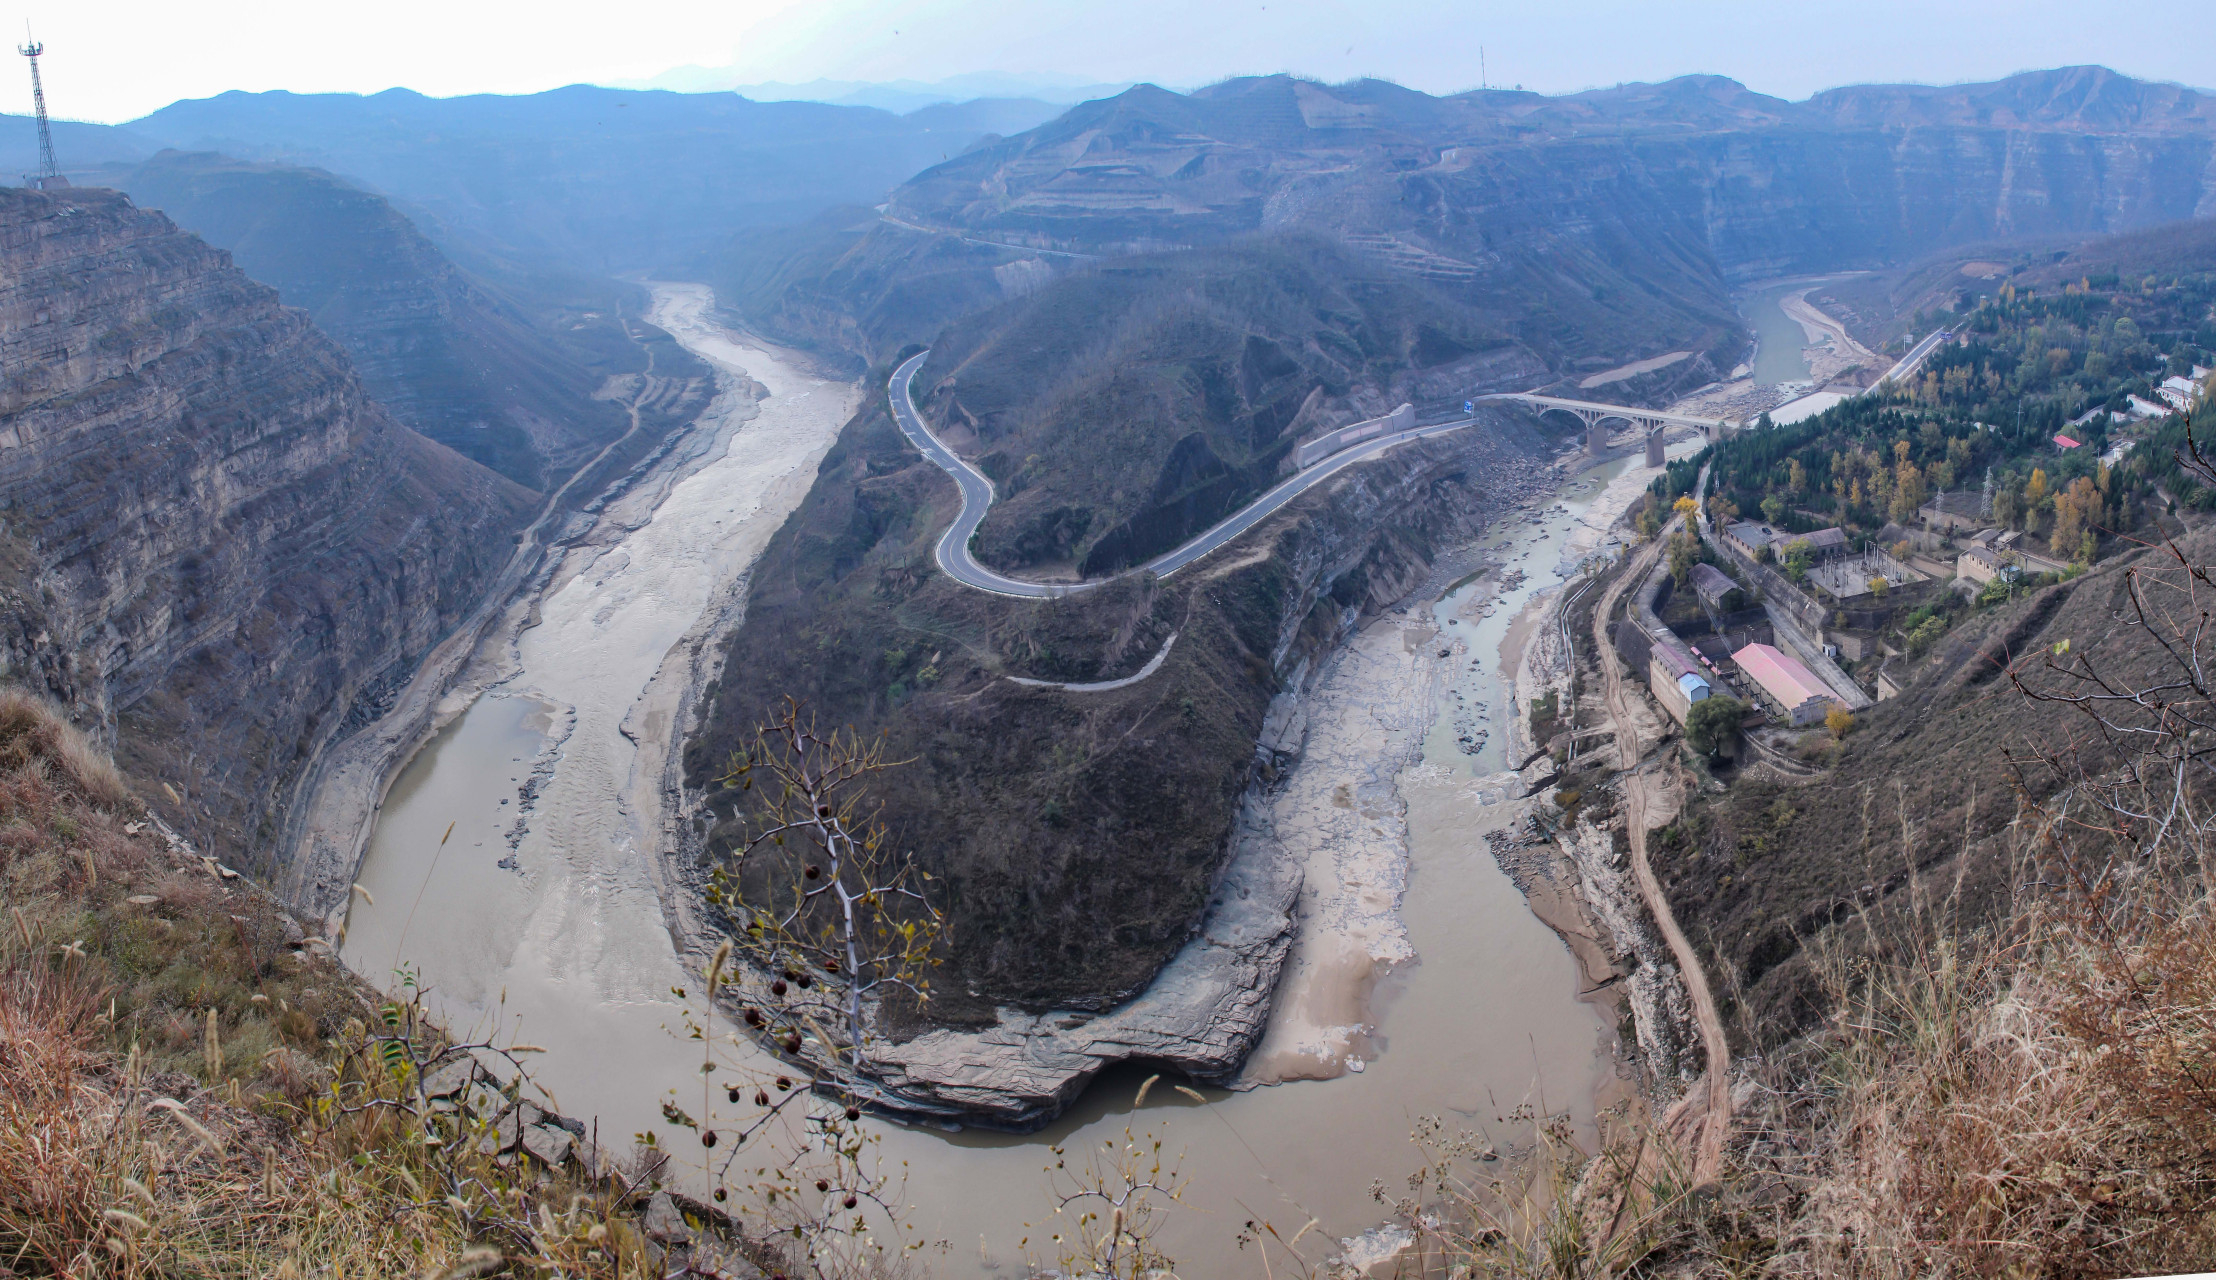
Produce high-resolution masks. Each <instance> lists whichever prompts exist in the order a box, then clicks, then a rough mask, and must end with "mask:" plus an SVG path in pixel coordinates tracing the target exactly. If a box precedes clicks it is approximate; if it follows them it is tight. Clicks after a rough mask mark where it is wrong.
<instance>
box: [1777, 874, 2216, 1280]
mask: <svg viewBox="0 0 2216 1280" xmlns="http://www.w3.org/2000/svg"><path fill="white" fill-rule="evenodd" d="M1983 941H1984V942H1985V945H1972V946H1970V947H1965V948H1959V949H1958V948H1954V947H1935V948H1933V949H1932V950H1931V951H1930V952H1928V953H1927V954H1926V955H1925V956H1923V957H1920V958H1919V959H1918V961H1917V962H1916V963H1913V964H1901V965H1892V966H1886V967H1883V968H1879V969H1876V970H1873V971H1871V972H1869V973H1868V974H1866V975H1865V977H1864V978H1863V980H1861V981H1860V982H1858V983H1855V984H1854V985H1853V986H1852V987H1851V988H1849V989H1846V990H1843V991H1841V992H1840V996H1841V999H1840V1003H1839V1014H1838V1020H1837V1024H1836V1026H1835V1028H1834V1029H1833V1030H1832V1031H1831V1032H1830V1033H1829V1034H1828V1035H1827V1036H1826V1037H1825V1040H1826V1045H1825V1048H1826V1049H1827V1051H1828V1052H1827V1055H1826V1056H1827V1061H1825V1062H1824V1063H1823V1064H1822V1075H1821V1076H1820V1077H1819V1080H1820V1081H1821V1082H1822V1083H1824V1084H1827V1085H1828V1086H1829V1088H1828V1089H1827V1090H1826V1093H1827V1094H1828V1097H1827V1098H1826V1099H1825V1105H1824V1106H1822V1107H1821V1108H1819V1109H1817V1110H1816V1112H1815V1114H1814V1117H1813V1118H1814V1119H1815V1120H1816V1124H1815V1126H1814V1127H1813V1130H1812V1132H1810V1134H1809V1135H1808V1137H1809V1138H1810V1140H1811V1141H1810V1142H1809V1144H1808V1145H1809V1146H1810V1147H1811V1149H1816V1150H1823V1151H1827V1152H1829V1153H1830V1156H1829V1160H1828V1163H1829V1165H1830V1167H1829V1168H1828V1169H1827V1170H1826V1171H1824V1173H1823V1174H1822V1175H1821V1176H1820V1177H1817V1178H1815V1179H1813V1180H1812V1182H1811V1183H1810V1185H1809V1186H1808V1190H1807V1195H1806V1200H1805V1205H1804V1209H1803V1212H1802V1214H1801V1216H1800V1219H1799V1221H1798V1222H1796V1223H1795V1225H1794V1228H1793V1236H1794V1238H1793V1239H1792V1240H1791V1241H1789V1243H1788V1246H1787V1248H1786V1250H1785V1252H1784V1254H1783V1255H1782V1256H1781V1258H1780V1259H1779V1262H1780V1263H1781V1264H1783V1266H1784V1269H1788V1270H1793V1271H1799V1272H1804V1273H1815V1274H1826V1275H1848V1276H1894V1275H1910V1274H1916V1275H1922V1274H1930V1273H1932V1272H1934V1271H1944V1272H1950V1273H1967V1274H1975V1275H2003V1274H2027V1273H2032V1272H2038V1273H2043V1274H2062V1275H2128V1274H2146V1273H2151V1272H2165V1271H2192V1270H2198V1269H2201V1268H2203V1267H2205V1266H2206V1264H2207V1262H2208V1259H2209V1258H2210V1257H2212V1256H2216V1072H2212V1068H2216V919H2212V918H2211V916H2210V915H2209V913H2208V910H2207V907H2206V903H2205V901H2203V902H2202V903H2199V904H2196V905H2194V906H2191V907H2189V908H2187V909H2185V910H2183V911H2181V912H2170V911H2163V910H2156V909H2151V908H2139V909H2134V910H2132V911H2130V912H2129V913H2128V914H2127V915H2126V916H2125V917H2124V918H2123V919H2121V920H2117V919H2113V918H2105V917H2103V916H2101V915H2098V914H2095V913H2093V912H2089V911H2083V910H2073V911H2065V910H2059V909H2055V908H2052V907H2042V908H2035V909H2033V910H2031V911H2028V912H2027V913H2026V914H2025V915H2023V916H2022V917H2020V918H2019V919H2018V920H2017V921H2016V922H2015V923H2014V926H2013V928H2012V929H2011V933H2010V936H2009V937H2007V938H2005V939H1999V940H1983ZM1996 942H1997V945H1995V943H1996Z"/></svg>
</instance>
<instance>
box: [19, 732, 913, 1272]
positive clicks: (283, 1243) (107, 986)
mask: <svg viewBox="0 0 2216 1280" xmlns="http://www.w3.org/2000/svg"><path fill="white" fill-rule="evenodd" d="M136 809H137V806H136V805H135V804H134V803H133V802H132V801H131V798H130V795H129V792H128V791H127V790H126V789H125V788H124V787H123V785H122V783H121V782H120V780H119V779H118V778H117V776H116V774H115V771H114V770H113V768H112V767H111V766H109V765H108V764H107V762H106V761H105V760H104V759H103V758H102V757H101V756H100V755H99V753H98V752H97V751H96V750H94V749H93V748H92V747H90V746H89V745H88V744H87V743H86V742H85V740H84V739H83V738H82V737H81V736H80V735H78V734H76V733H75V732H74V731H73V730H71V729H70V728H69V727H68V726H67V725H66V724H64V723H62V721H61V720H60V718H59V716H58V715H57V714H56V713H54V712H52V711H50V710H49V709H48V708H46V707H45V706H44V705H43V704H41V703H39V702H37V701H36V700H34V699H32V698H29V697H26V696H24V695H21V694H19V693H15V692H12V691H0V904H4V906H5V909H4V911H0V1277H4V1276H24V1277H81V1278H87V1280H89V1278H91V1277H129V1278H132V1280H137V1278H139V1277H203V1276H204V1277H219V1276H220V1277H270V1276H276V1277H292V1278H296V1280H306V1278H307V1277H311V1276H327V1277H331V1278H332V1280H339V1278H340V1277H383V1276H429V1277H455V1276H489V1275H494V1274H500V1275H511V1276H521V1275H531V1276H557V1275H559V1276H574V1277H608V1278H610V1280H618V1278H620V1277H630V1276H640V1277H643V1276H647V1275H657V1276H659V1275H662V1274H665V1272H666V1273H669V1274H680V1273H681V1274H698V1275H715V1274H721V1273H722V1272H721V1270H719V1268H722V1267H725V1266H726V1264H724V1263H715V1262H713V1259H715V1258H718V1257H720V1258H725V1259H728V1258H731V1257H733V1256H743V1257H746V1258H749V1259H752V1260H754V1261H757V1262H761V1263H764V1264H767V1266H768V1269H769V1271H770V1273H772V1274H776V1273H778V1272H780V1271H783V1270H787V1268H785V1267H784V1265H783V1264H784V1262H785V1258H784V1256H783V1255H782V1254H781V1253H780V1252H778V1251H776V1250H772V1249H769V1248H766V1247H764V1246H762V1245H760V1244H758V1243H756V1242H753V1241H749V1240H747V1239H746V1238H745V1235H744V1232H743V1231H742V1230H740V1229H739V1227H738V1224H737V1223H736V1222H734V1221H733V1220H731V1219H719V1218H718V1217H717V1216H716V1215H714V1214H710V1213H707V1212H705V1211H703V1210H701V1209H699V1208H698V1207H694V1208H692V1209H690V1210H688V1215H689V1217H690V1218H691V1220H692V1221H691V1229H692V1231H693V1232H694V1236H695V1243H694V1245H693V1247H692V1248H691V1251H690V1253H689V1254H680V1253H677V1252H675V1251H672V1252H671V1254H670V1255H669V1256H668V1257H665V1256H664V1253H663V1251H662V1250H661V1249H660V1248H659V1247H657V1246H656V1245H655V1244H654V1243H653V1242H652V1241H651V1240H650V1238H649V1236H648V1234H647V1232H646V1230H645V1222H644V1220H643V1219H644V1213H645V1210H646V1209H647V1207H648V1196H649V1194H650V1193H651V1192H653V1191H654V1190H655V1187H654V1184H653V1182H652V1180H651V1178H652V1173H653V1172H654V1169H655V1168H658V1167H659V1166H658V1165H656V1166H653V1167H651V1168H650V1167H647V1166H634V1168H633V1169H632V1170H630V1172H631V1173H632V1174H635V1175H637V1176H625V1175H624V1174H622V1173H613V1172H609V1171H606V1170H605V1169H604V1170H603V1171H602V1172H601V1173H600V1175H599V1176H591V1175H588V1174H587V1172H586V1171H585V1170H584V1169H582V1168H580V1167H579V1165H578V1164H577V1163H576V1162H574V1161H572V1162H569V1163H567V1164H565V1165H563V1166H562V1167H561V1168H559V1169H549V1168H547V1167H545V1166H543V1165H541V1164H539V1163H538V1162H536V1161H534V1160H529V1159H519V1158H517V1157H515V1156H513V1155H505V1154H499V1153H498V1152H496V1151H489V1150H486V1149H484V1145H483V1139H484V1137H485V1136H486V1126H487V1124H488V1123H489V1121H486V1120H472V1119H470V1118H469V1117H455V1116H452V1115H451V1114H435V1113H437V1108H436V1107H435V1106H432V1105H427V1099H425V1097H424V1095H423V1093H422V1091H421V1090H420V1089H419V1088H418V1087H417V1080H418V1077H419V1075H420V1072H421V1066H422V1064H424V1063H426V1062H428V1061H430V1060H431V1059H433V1058H436V1057H437V1056H438V1054H439V1053H440V1052H441V1050H442V1048H443V1046H444V1042H443V1040H442V1039H441V1032H440V1031H439V1030H438V1028H436V1027H435V1026H431V1025H428V1024H425V1023H422V1022H420V1008H419V1007H418V1006H416V1005H414V1004H407V1003H403V1004H397V1005H396V1004H394V1003H393V1002H390V1001H387V1000H385V999H384V998H383V997H381V996H378V995H377V994H376V993H374V992H371V991H369V990H368V989H366V988H365V987H363V986H362V985H361V984H359V983H358V982H356V981H355V980H354V978H353V977H352V976H351V975H350V974H348V973H347V972H346V971H345V970H344V969H343V968H341V967H340V966H339V965H338V964H337V963H336V961H335V960H333V959H332V958H331V957H330V956H329V954H328V953H327V951H325V950H323V949H320V948H317V947H314V946H308V945H302V944H301V943H300V941H298V939H299V929H298V926H297V925H296V924H293V923H292V922H291V921H290V920H289V918H288V917H287V916H286V915H285V914H284V912H283V911H282V909H281V908H280V907H279V905H278V904H277V903H275V902H274V901H273V900H272V899H270V898H269V897H268V896H267V895H266V894H263V893H262V892H260V891H259V890H257V889H255V888H254V887H253V886H252V885H251V884H250V883H249V882H247V881H245V880H244V879H243V878H230V877H226V876H223V875H222V874H221V873H220V872H219V871H217V870H214V869H212V868H211V867H210V866H208V865H207V864H205V863H203V862H202V860H201V859H199V858H198V857H197V856H196V855H193V854H191V853H190V852H189V851H183V850H180V849H178V848H175V847H172V846H171V845H170V844H169V842H168V841H167V839H166V838H164V837H162V836H161V835H160V833H159V831H158V829H157V828H155V827H153V826H151V824H149V823H147V822H145V821H143V820H141V819H140V818H138V817H137V816H136ZM395 1026H400V1027H402V1028H404V1029H405V1031H406V1034H405V1035H404V1036H403V1037H401V1038H403V1039H405V1040H407V1041H408V1044H407V1048H408V1049H409V1050H410V1052H408V1053H400V1054H396V1053H395V1052H394V1050H395V1044H394V1040H395V1035H394V1032H393V1028H394V1027H395ZM673 1048H674V1046H673ZM514 1087H515V1088H516V1089H522V1088H524V1087H525V1085H524V1084H523V1083H521V1082H519V1083H518V1084H516V1085H515V1086H514ZM490 1145H493V1146H495V1147H497V1146H499V1145H502V1144H498V1143H495V1144H490ZM682 1259H689V1261H682ZM804 1261H805V1260H804ZM686 1265H690V1266H692V1267H695V1268H701V1269H697V1270H692V1271H683V1270H682V1269H681V1268H682V1267H684V1266H686ZM673 1268H678V1269H677V1270H673ZM789 1270H790V1273H791V1274H793V1275H795V1276H801V1275H808V1276H823V1275H828V1274H834V1272H832V1271H830V1270H828V1269H827V1268H826V1267H825V1266H822V1265H817V1264H810V1265H803V1266H800V1267H793V1268H790V1269H789ZM882 1270H883V1268H882V1267H881V1266H880V1265H878V1264H877V1263H875V1262H869V1263H868V1265H866V1266H858V1267H856V1268H853V1269H852V1273H853V1274H865V1273H875V1272H877V1271H882Z"/></svg>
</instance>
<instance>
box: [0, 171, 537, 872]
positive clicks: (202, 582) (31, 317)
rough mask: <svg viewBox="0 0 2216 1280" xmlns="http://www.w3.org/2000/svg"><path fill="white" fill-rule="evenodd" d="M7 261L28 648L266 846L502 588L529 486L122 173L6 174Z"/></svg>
mask: <svg viewBox="0 0 2216 1280" xmlns="http://www.w3.org/2000/svg"><path fill="white" fill-rule="evenodd" d="M0 261H4V262H5V264H6V270H5V272H4V273H0V317H4V318H5V326H4V333H5V338H4V340H0V370H4V374H5V380H4V382H0V446H4V447H0V511H4V519H5V524H4V526H0V566H4V574H5V583H4V587H0V591H4V603H0V612H4V615H5V623H4V632H5V646H6V648H5V657H6V662H7V667H8V670H9V672H10V673H11V674H13V675H16V676H17V677H18V678H21V679H24V680H26V681H27V682H28V683H30V684H31V685H33V687H36V688H41V689H43V690H44V691H45V692H47V693H49V694H51V695H52V696H54V697H55V698H56V699H58V700H60V701H61V702H63V703H64V704H65V705H66V706H68V707H69V709H70V710H71V712H72V714H73V715H74V716H75V717H76V718H77V719H78V720H79V721H80V722H81V723H84V724H86V725H88V726H91V727H93V728H94V729H95V730H96V731H97V732H98V733H99V734H101V735H102V736H103V737H104V738H106V739H107V740H108V741H110V742H112V743H113V744H114V746H115V750H116V754H117V757H118V760H119V761H120V762H121V763H122V765H123V766H124V768H125V769H126V770H127V771H128V772H129V773H131V774H132V775H134V776H136V777H138V778H140V779H143V780H145V781H146V783H147V785H148V786H149V787H152V788H154V789H155V790H156V791H157V792H158V797H157V799H156V801H155V803H156V805H157V807H158V808H159V809H160V810H161V811H162V812H163V814H164V815H165V816H166V817H167V818H168V820H169V821H170V822H171V823H172V824H173V825H174V826H175V827H176V828H177V829H178V830H179V831H181V832H184V833H186V834H187V835H189V836H190V837H191V838H193V839H194V840H195V841H196V842H198V843H199V844H200V845H201V847H203V848H205V849H208V850H211V851H213V852H216V853H218V854H219V855H221V856H223V857H225V858H227V859H230V860H234V861H237V862H242V863H246V864H250V865H257V866H261V867H264V868H265V869H266V867H267V858H268V857H269V855H270V852H271V851H270V848H269V843H268V842H269V839H270V837H271V835H272V834H273V832H274V829H275V824H276V823H277V822H278V821H279V819H280V815H281V810H282V809H283V807H284V805H285V804H286V802H287V801H288V800H289V799H290V798H291V795H292V789H293V786H294V784H295V783H296V782H297V781H298V780H299V778H300V775H301V771H302V769H303V768H304V766H305V765H306V764H307V762H308V760H309V758H310V757H311V756H312V754H313V753H314V752H315V751H316V750H317V748H318V747H319V746H320V745H321V744H322V743H324V742H325V741H327V740H328V739H329V738H330V736H331V735H332V734H333V733H335V732H337V731H338V730H339V729H340V727H341V726H342V725H343V724H345V723H346V722H347V720H348V718H349V716H350V715H353V714H356V713H366V712H367V711H368V710H370V709H372V708H373V707H374V706H375V705H376V702H377V699H378V697H379V696H380V691H381V690H384V689H387V688H389V687H391V686H392V685H393V684H394V683H395V682H397V681H398V680H399V679H400V678H401V677H402V676H404V675H405V674H406V673H407V672H408V670H409V669H410V667H411V664H412V663H413V661H414V660H415V659H416V658H417V657H418V656H419V655H421V654H422V653H423V652H424V651H425V650H426V649H427V648H429V647H430V645H431V644H432V643H433V642H434V641H435V640H436V639H438V638H439V637H440V636H442V635H443V634H444V633H445V632H446V631H447V630H449V629H450V628H451V627H452V626H453V624H454V622H455V621H456V620H457V619H458V618H459V617H460V616H461V614H462V613H463V612H464V611H466V610H467V609H468V608H470V607H471V606H472V605H474V604H475V603H476V600H477V597H478V595H479V593H480V592H481V590H482V589H483V586H484V584H485V583H486V581H487V580H488V578H489V577H490V575H491V574H492V573H493V572H494V571H495V570H496V569H497V568H498V567H499V566H500V565H501V564H502V563H504V562H505V561H506V560H507V559H508V557H509V554H510V552H511V551H512V549H513V546H514V537H515V531H516V528H517V526H518V525H519V524H520V523H521V517H522V515H523V513H524V509H525V497H526V495H525V494H524V492H523V491H522V490H521V489H519V488H517V487H516V486H515V485H513V484H511V483H510V482H508V481H506V480H503V479H502V478H500V477H499V476H497V475H495V474H494V473H492V472H491V471H488V470H486V469H485V468H483V467H481V466H479V465H477V464H476V463H473V462H470V461H469V460H467V459H465V458H462V457H460V456H459V455H457V454H455V453H454V452H453V451H451V450H449V449H446V448H444V447H443V446H440V445H437V444H434V443H432V442H431V441H428V440H426V439H424V438H423V437H421V436H419V435H417V434H416V433H415V432H413V431H410V430H408V429H407V428H405V427H403V426H400V425H399V424H398V423H395V422H394V421H393V420H392V419H391V418H390V417H389V416H388V415H387V414H386V413H385V412H384V411H383V410H382V409H380V408H379V407H377V405H376V404H375V403H373V402H372V401H371V400H370V398H369V396H368V395H367V394H366V393H365V392H364V390H363V388H362V384H361V382H360V381H359V379H358V378H357V377H356V376H355V374H354V371H353V369H352V367H351V365H350V364H349V362H348V360H347V358H346V355H345V353H344V352H342V351H340V350H339V349H338V348H337V347H336V346H334V345H333V344H332V343H331V342H330V340H329V339H327V338H325V337H324V336H323V335H322V334H320V333H319V332H317V331H316V329H315V328H314V326H313V325H311V324H310V323H309V321H308V318H307V316H306V314H305V313H304V312H301V311H297V310H292V309H288V308H286V307H284V306H282V305H280V303H279V300H278V297H277V295H276V293H275V292H273V291H272V290H270V289H268V288H265V287H263V286H261V285H258V284H256V283H254V282H253V281H251V280H249V279H247V277H246V276H245V275H244V274H242V273H241V272H240V271H239V270H238V269H237V268H235V267H233V266H232V265H231V264H230V260H229V258H228V256H227V255H225V254H223V253H222V252H221V251H219V250H216V249H212V248H209V247H208V246H207V245H206V244H204V243H202V242H201V241H199V240H198V239H195V238H194V237H192V236H189V235H186V234H184V233H182V232H180V231H178V230H177V229H176V228H175V227H174V226H173V225H172V224H171V223H170V222H169V220H168V219H166V218H163V217H161V216H160V215H158V214H152V213H146V212H142V211H140V210H137V209H135V208H133V207H132V206H131V204H130V202H129V201H128V200H126V199H125V198H124V197H123V196H121V195H119V194H117V193H115V192H111V191H101V190H85V189H80V190H76V191H69V192H57V193H51V194H49V193H42V192H37V191H29V190H20V189H9V190H7V191H4V192H0Z"/></svg>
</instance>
